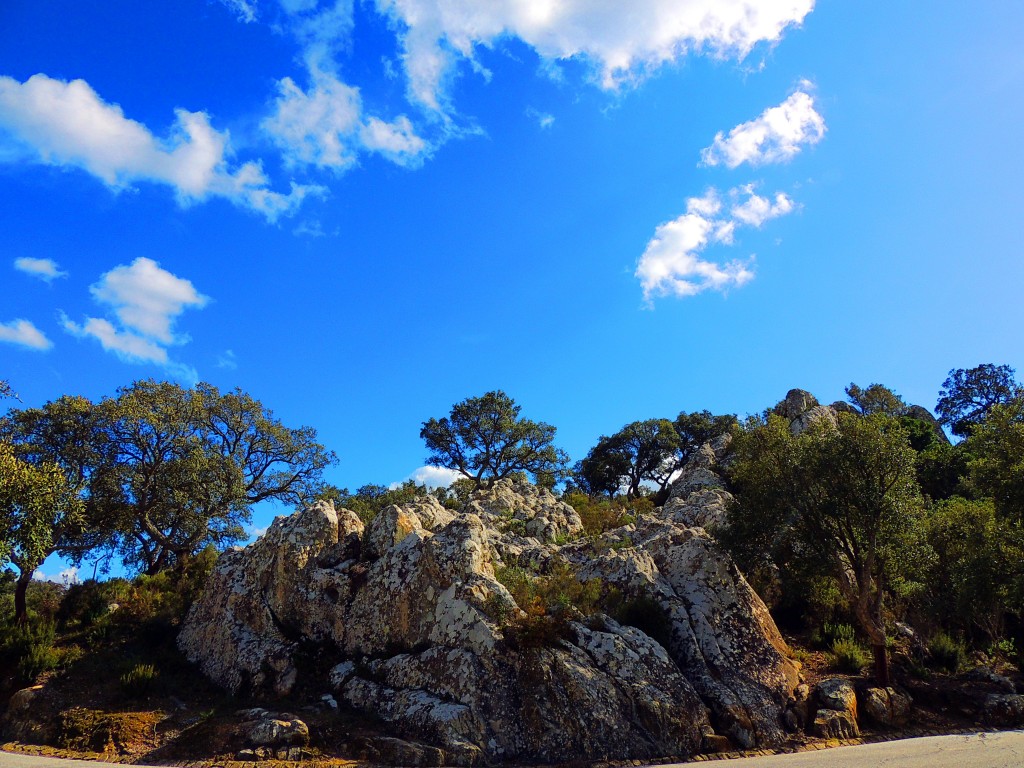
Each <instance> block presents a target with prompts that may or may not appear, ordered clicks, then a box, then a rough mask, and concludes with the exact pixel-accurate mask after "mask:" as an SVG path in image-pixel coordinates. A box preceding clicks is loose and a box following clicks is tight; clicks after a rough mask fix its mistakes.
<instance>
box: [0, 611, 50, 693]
mask: <svg viewBox="0 0 1024 768" xmlns="http://www.w3.org/2000/svg"><path fill="white" fill-rule="evenodd" d="M0 632H2V637H3V640H2V641H0V662H3V663H2V664H0V666H2V667H5V668H7V669H12V670H14V671H15V672H16V674H17V676H18V679H19V681H20V682H21V683H25V684H31V683H33V682H34V681H35V679H36V678H37V677H38V676H39V675H41V674H42V673H43V672H48V671H50V670H51V669H55V668H56V667H57V666H58V665H59V664H60V662H61V658H62V657H61V654H60V652H59V651H57V649H55V648H54V647H53V646H54V640H55V637H56V634H55V629H54V626H53V623H52V622H50V621H39V620H35V621H25V622H17V623H13V622H11V623H8V624H7V625H6V626H3V627H0Z"/></svg>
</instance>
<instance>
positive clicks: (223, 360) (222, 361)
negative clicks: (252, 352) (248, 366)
mask: <svg viewBox="0 0 1024 768" xmlns="http://www.w3.org/2000/svg"><path fill="white" fill-rule="evenodd" d="M217 367H218V368H223V369H224V370H227V371H234V370H236V369H237V368H238V359H237V358H236V357H235V353H234V352H232V351H231V350H230V349H225V350H224V354H222V355H219V356H218V357H217Z"/></svg>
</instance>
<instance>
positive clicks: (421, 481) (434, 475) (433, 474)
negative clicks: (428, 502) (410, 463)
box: [391, 464, 464, 489]
mask: <svg viewBox="0 0 1024 768" xmlns="http://www.w3.org/2000/svg"><path fill="white" fill-rule="evenodd" d="M460 477H464V475H462V474H461V473H460V472H457V471H456V470H454V469H447V468H446V467H434V466H431V465H429V464H428V465H426V466H423V467H420V468H419V469H417V470H415V471H413V472H412V473H410V475H409V476H408V477H407V478H405V479H406V480H412V481H413V482H415V483H416V484H417V485H425V486H427V488H431V489H433V488H447V487H448V486H449V485H451V484H452V483H454V482H455V481H456V480H458V479H459V478H460ZM399 485H400V483H392V486H391V487H393V488H397V487H398V486H399Z"/></svg>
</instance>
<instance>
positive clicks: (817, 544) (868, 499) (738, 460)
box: [723, 413, 930, 647]
mask: <svg viewBox="0 0 1024 768" xmlns="http://www.w3.org/2000/svg"><path fill="white" fill-rule="evenodd" d="M734 455H735V461H734V463H733V466H732V471H731V477H732V481H733V483H734V485H735V487H736V490H737V502H738V503H737V504H736V505H734V506H733V508H732V509H731V510H730V513H729V524H728V528H727V530H726V531H725V532H724V537H723V538H724V540H725V541H726V543H727V545H728V546H729V547H730V548H731V549H732V550H733V551H734V552H735V553H736V555H737V558H738V559H739V560H740V561H741V563H743V562H751V561H752V562H755V563H756V562H757V561H758V558H759V557H763V555H762V554H761V553H764V552H768V553H772V555H771V556H772V559H773V560H774V562H775V564H776V565H777V567H778V568H779V569H780V570H784V569H787V568H790V567H791V563H792V562H794V561H797V562H800V563H803V564H806V567H809V568H810V569H812V570H817V571H818V572H819V573H822V574H824V573H830V574H831V576H832V577H833V578H834V579H835V580H836V584H837V586H838V587H839V589H840V591H841V593H842V594H843V597H844V598H845V600H846V601H847V603H848V604H849V605H850V606H851V607H852V608H853V609H854V611H855V613H856V617H857V621H858V623H859V624H860V625H861V627H862V629H863V630H864V632H865V633H866V634H867V636H868V638H869V639H870V640H871V642H872V644H873V645H875V646H879V647H883V646H884V645H885V640H886V636H885V625H884V621H883V603H884V598H885V596H886V594H887V593H888V592H889V590H891V589H898V590H900V591H902V590H906V589H909V586H908V584H907V582H909V581H913V580H915V579H919V578H920V577H921V576H922V575H923V574H924V571H923V566H925V565H926V564H927V563H928V562H929V561H930V551H929V550H928V548H927V545H926V543H925V542H924V534H923V525H922V516H923V505H922V500H921V496H920V491H919V489H918V486H917V482H916V477H915V473H914V458H915V455H914V451H913V449H911V447H910V445H909V444H908V442H907V436H906V433H905V432H904V431H903V429H902V427H901V426H900V424H899V422H898V421H897V420H895V419H893V418H891V417H888V416H885V415H883V414H881V413H874V414H871V415H868V416H856V415H853V414H847V413H840V414H839V418H838V424H837V426H835V427H833V426H832V425H831V424H830V423H828V422H827V421H825V420H820V421H818V422H816V423H814V424H812V425H811V427H810V428H808V429H807V430H806V431H804V432H802V433H801V434H800V435H798V436H793V435H792V434H791V433H790V431H789V424H788V423H786V421H785V420H784V419H781V418H779V417H778V416H775V415H769V416H768V418H767V419H766V420H765V422H764V423H761V424H757V423H754V424H752V425H751V428H749V429H747V430H744V431H743V432H741V433H740V434H739V435H738V436H737V438H736V441H735V453H734Z"/></svg>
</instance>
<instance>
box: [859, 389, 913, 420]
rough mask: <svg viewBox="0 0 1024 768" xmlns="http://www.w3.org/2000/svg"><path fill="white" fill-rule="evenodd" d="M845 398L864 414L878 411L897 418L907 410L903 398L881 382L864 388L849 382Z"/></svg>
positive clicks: (868, 414) (867, 414)
mask: <svg viewBox="0 0 1024 768" xmlns="http://www.w3.org/2000/svg"><path fill="white" fill-rule="evenodd" d="M846 398H847V399H848V400H849V401H850V402H851V403H852V404H853V405H854V407H855V408H856V409H857V410H858V411H860V412H861V413H862V414H863V415H865V416H870V415H872V414H876V413H878V414H882V415H883V416H891V417H893V418H899V417H900V416H902V415H903V414H904V413H905V412H906V410H907V404H906V403H904V402H903V398H902V397H900V396H899V395H897V394H896V393H895V392H893V391H892V390H891V389H889V388H888V387H886V386H883V385H882V384H870V385H868V387H867V388H866V389H863V388H861V387H858V386H857V385H856V384H850V386H848V387H847V388H846Z"/></svg>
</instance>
